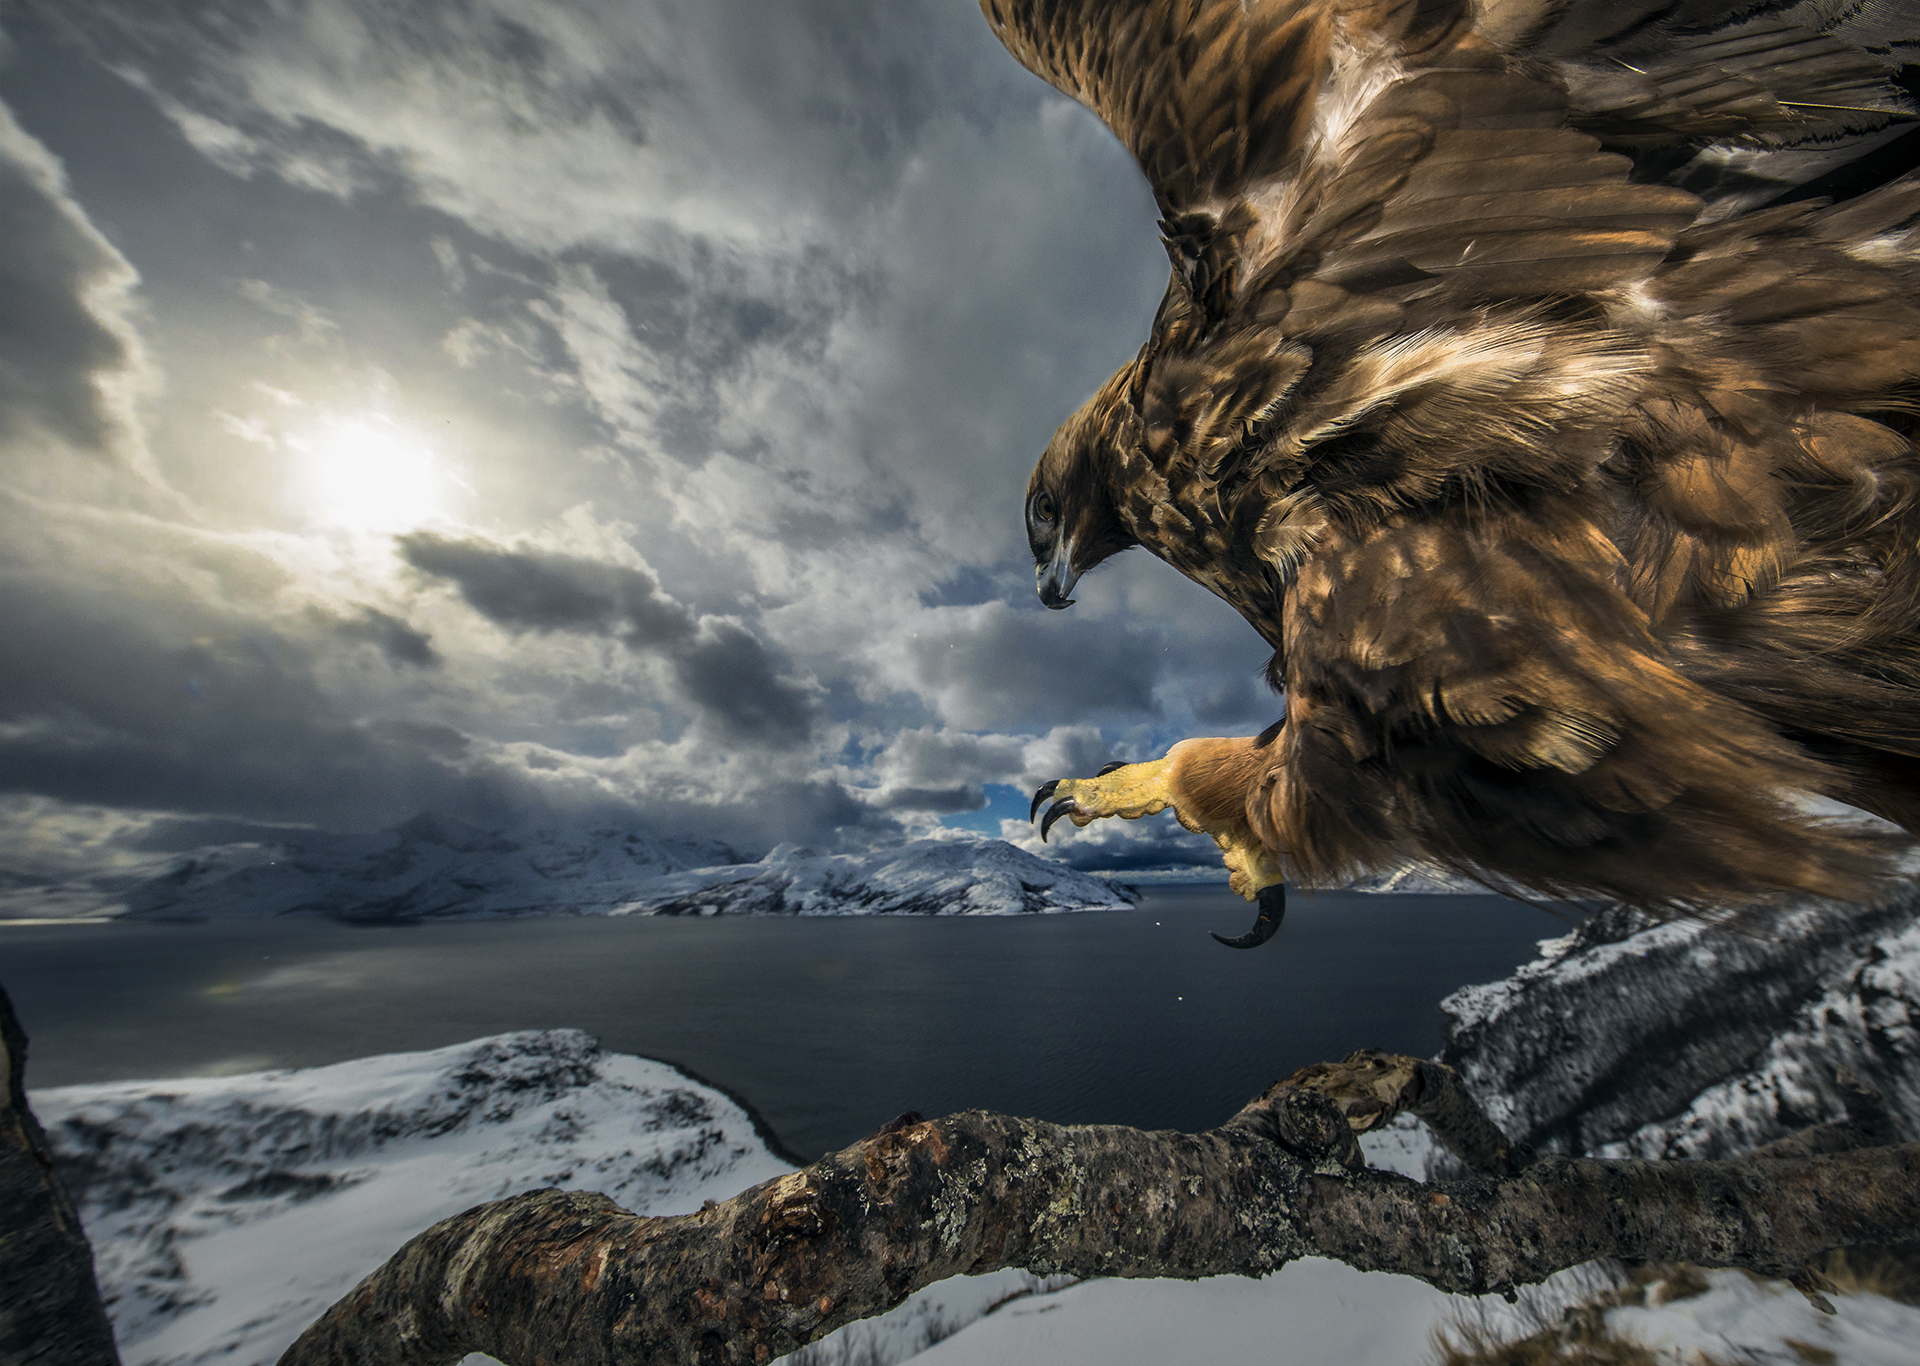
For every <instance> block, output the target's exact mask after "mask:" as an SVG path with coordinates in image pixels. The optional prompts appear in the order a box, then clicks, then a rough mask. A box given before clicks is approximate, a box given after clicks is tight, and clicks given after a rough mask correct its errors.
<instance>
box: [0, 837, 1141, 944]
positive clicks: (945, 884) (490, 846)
mask: <svg viewBox="0 0 1920 1366" xmlns="http://www.w3.org/2000/svg"><path fill="white" fill-rule="evenodd" d="M1135 899H1136V895H1135V893H1134V892H1133V891H1132V889H1131V888H1128V887H1126V886H1125V885H1124V884H1115V883H1111V882H1108V881H1105V880H1103V879H1100V878H1097V877H1092V876H1089V875H1087V874H1084V873H1079V872H1075V871H1073V870H1072V869H1070V868H1067V867H1066V866H1065V865H1063V864H1058V863H1053V862H1050V861H1048V860H1046V859H1040V858H1035V857H1034V856H1033V855H1031V854H1027V853H1024V852H1022V851H1021V850H1018V849H1015V848H1014V847H1013V846H1012V845H1010V844H1007V843H1005V842H1004V841H1001V840H984V839H942V840H934V839H926V840H916V841H912V842H909V843H905V844H901V845H897V846H894V847H892V848H887V849H882V850H879V851H876V852H873V853H867V854H819V853H815V852H814V851H812V850H808V849H800V848H796V847H795V846H792V845H782V846H780V847H779V848H777V849H775V850H774V851H773V852H772V853H770V854H768V855H767V856H766V857H765V858H763V859H761V860H760V861H758V862H753V863H747V862H741V861H740V859H739V856H738V855H737V854H735V853H734V851H733V850H731V849H729V848H727V847H726V846H725V845H723V844H719V843H718V842H715V841H711V840H707V841H696V840H668V839H660V838H656V837H653V836H650V835H643V834H640V833H637V832H635V831H631V830H616V829H592V830H536V831H529V832H523V833H519V834H515V835H511V836H509V835H507V834H504V833H502V832H499V831H490V830H483V829H481V828H479V827H477V826H472V825H467V824H465V823H464V822H460V821H456V820H452V819H449V818H447V817H441V816H431V815H423V816H416V817H415V818H414V819H412V820H410V821H407V822H406V823H405V824H403V825H398V826H395V827H394V828H393V829H391V830H385V831H382V832H380V833H379V834H375V835H341V834H330V833H327V832H324V831H306V832H292V833H290V834H288V835H287V836H286V837H285V838H284V839H281V840H277V841H274V842H271V843H241V844H223V845H212V846H208V847H205V848H201V849H196V850H193V851H192V852H190V853H187V854H182V855H178V856H175V857H172V858H169V859H167V860H165V861H164V862H155V863H149V864H146V865H144V866H141V867H138V868H136V869H134V870H133V871H129V870H127V869H125V868H116V869H115V870H113V872H111V873H110V874H101V875H100V876H98V877H93V878H84V877H83V878H76V879H71V880H69V881H66V882H62V883H39V882H34V881H32V880H26V881H18V880H16V885H10V886H0V920H8V921H39V920H62V921H77V920H86V919H94V918H100V917H112V916H127V917H131V918H135V919H154V918H158V919H221V918H231V917H242V916H274V915H327V916H333V917H336V918H340V919H350V920H422V919H447V918H474V917H486V916H518V915H634V914H647V915H651V914H666V915H687V914H691V915H746V914H751V915H876V914H914V915H1017V914H1026V913H1032V912H1045V911H1080V910H1120V909H1124V908H1125V907H1127V906H1129V905H1131V904H1132V903H1133V901H1134V900H1135Z"/></svg>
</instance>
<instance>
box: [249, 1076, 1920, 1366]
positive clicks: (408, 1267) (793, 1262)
mask: <svg viewBox="0 0 1920 1366" xmlns="http://www.w3.org/2000/svg"><path fill="white" fill-rule="evenodd" d="M1343 1069H1344V1071H1343ZM1401 1110H1408V1111H1413V1112H1415V1113H1421V1112H1423V1111H1431V1112H1432V1113H1433V1114H1434V1116H1435V1121H1434V1122H1436V1123H1437V1125H1438V1126H1439V1127H1440V1128H1441V1130H1442V1133H1443V1137H1445V1138H1446V1139H1447V1141H1448V1142H1449V1143H1450V1145H1452V1146H1455V1148H1456V1151H1459V1150H1461V1149H1463V1148H1464V1149H1465V1150H1466V1151H1465V1153H1463V1155H1468V1154H1471V1156H1469V1161H1473V1162H1474V1165H1476V1166H1481V1167H1483V1168H1486V1169H1488V1170H1492V1171H1496V1172H1499V1173H1501V1174H1499V1175H1491V1176H1479V1175H1476V1176H1474V1177H1472V1178H1469V1179H1467V1180H1464V1181H1457V1182H1450V1183H1446V1184H1443V1185H1425V1184H1422V1183H1420V1182H1417V1181H1412V1180H1409V1179H1407V1178H1405V1177H1402V1176H1396V1175H1393V1174H1390V1173H1386V1172H1378V1171H1369V1170H1366V1169H1365V1168H1363V1167H1362V1166H1361V1163H1360V1157H1359V1152H1358V1145H1357V1143H1356V1141H1355V1137H1354V1134H1355V1131H1356V1130H1358V1129H1365V1128H1371V1127H1374V1126H1375V1125H1377V1124H1379V1123H1381V1122H1384V1119H1385V1118H1390V1117H1391V1115H1392V1114H1394V1113H1397V1112H1399V1111H1401ZM1492 1128H1493V1126H1492V1125H1491V1124H1490V1123H1489V1122H1488V1121H1487V1120H1486V1117H1485V1116H1484V1115H1483V1114H1481V1113H1480V1111H1479V1108H1478V1107H1477V1106H1476V1105H1474V1104H1473V1102H1472V1101H1471V1099H1470V1098H1469V1097H1468V1096H1467V1095H1466V1093H1465V1092H1464V1090H1462V1089H1460V1088H1459V1086H1458V1082H1457V1079H1455V1078H1453V1077H1452V1074H1451V1073H1450V1072H1449V1071H1448V1070H1447V1069H1445V1068H1436V1067H1434V1066H1433V1065H1432V1064H1427V1063H1422V1062H1420V1061H1419V1060H1416V1059H1411V1058H1395V1057H1392V1056H1390V1055H1383V1054H1355V1055H1354V1056H1353V1057H1351V1058H1349V1059H1348V1060H1347V1062H1346V1063H1343V1064H1338V1065H1335V1066H1332V1067H1320V1068H1309V1069H1306V1070H1305V1071H1304V1072H1302V1073H1298V1074H1296V1075H1295V1076H1294V1077H1292V1078H1289V1079H1288V1080H1287V1081H1284V1082H1281V1083H1278V1084H1276V1085H1275V1086H1274V1087H1272V1088H1271V1089H1269V1090H1268V1091H1267V1092H1266V1093H1265V1094H1264V1095H1262V1096H1260V1097H1259V1098H1258V1099H1257V1100H1255V1101H1254V1102H1252V1103H1251V1104H1250V1105H1248V1106H1247V1107H1246V1108H1245V1109H1244V1110H1242V1111H1241V1112H1240V1113H1239V1114H1238V1115H1235V1116H1234V1117H1233V1118H1232V1119H1231V1120H1229V1121H1228V1122H1227V1123H1225V1124H1223V1125H1221V1126H1220V1127H1219V1128H1217V1129H1213V1130H1210V1131H1208V1132H1206V1133H1200V1134H1182V1133H1171V1132H1156V1133H1147V1132H1142V1131H1140V1130H1136V1129H1125V1128H1119V1127H1112V1126H1077V1127H1066V1126H1061V1125H1055V1124H1045V1123H1041V1122H1039V1121H1036V1120H1026V1119H1014V1118H1010V1117H1008V1116H1005V1115H996V1114H989V1113H986V1112H983V1111H968V1112H965V1113H962V1114H957V1115H950V1116H948V1117H946V1118H945V1119H940V1120H932V1121H926V1120H919V1119H918V1117H917V1116H904V1117H903V1118H902V1119H901V1120H899V1121H896V1122H895V1123H894V1124H892V1125H889V1126H888V1127H887V1129H885V1130H883V1131H882V1132H880V1133H879V1134H876V1135H874V1136H873V1137H872V1138H869V1139H867V1140H865V1141H864V1142H862V1143H858V1144H856V1145H854V1146H853V1147H851V1148H847V1149H844V1150H843V1151H841V1152H838V1153H834V1154H832V1155H830V1156H828V1157H826V1158H823V1159H822V1160H821V1161H819V1162H816V1163H815V1164H813V1165H812V1166H811V1167H808V1168H806V1169H804V1170H802V1171H798V1172H794V1173H792V1174H791V1175H788V1176H784V1177H781V1178H779V1179H778V1180H775V1181H770V1182H767V1183H764V1184H762V1185H760V1186H756V1187H754V1188H753V1189H752V1190H749V1191H746V1192H744V1193H742V1194H741V1195H739V1196H736V1197H735V1198H734V1199H732V1200H729V1201H726V1202H725V1203H722V1204H710V1205H709V1206H707V1207H706V1208H704V1209H702V1210H700V1211H699V1212H698V1213H695V1214H690V1215H683V1216H678V1217H674V1218H645V1217H641V1216H637V1215H633V1214H629V1213H628V1212H626V1211H625V1210H622V1209H620V1208H619V1207H618V1206H616V1205H615V1204H614V1203H613V1202H612V1201H610V1200H608V1199H607V1198H606V1197H604V1196H599V1195H587V1194H579V1193H574V1192H567V1191H558V1190H544V1191H533V1192H529V1193H527V1194H525V1195H520V1196H516V1197H514V1198H512V1199H508V1200H502V1201H498V1202H496V1203H493V1204H489V1205H482V1206H479V1207H478V1208H475V1209H472V1210H468V1211H467V1212H466V1213H464V1214H460V1215H457V1216H455V1217H454V1218H452V1219H448V1220H445V1221H444V1222H442V1223H440V1224H437V1225H435V1226H434V1227H433V1228H431V1229H429V1230H427V1231H426V1232H425V1233H423V1234H421V1235H420V1236H419V1237H417V1238H415V1239H414V1240H413V1241H412V1242H410V1243H408V1244H407V1245H406V1246H405V1247H404V1248H402V1249H401V1250H400V1251H399V1252H398V1253H397V1254H395V1256H394V1257H393V1258H392V1259H391V1260H390V1261H389V1262H387V1264H386V1265H385V1266H383V1267H381V1268H380V1269H379V1270H378V1271H376V1272H375V1273H374V1274H373V1275H371V1276H369V1277H368V1278H367V1279H366V1280H365V1281H363V1282H361V1284H360V1285H359V1286H357V1287H356V1288H355V1289H354V1290H353V1292H352V1293H351V1294H349V1295H348V1296H347V1297H346V1298H345V1299H343V1300H341V1301H340V1302H339V1303H338V1304H336V1305H335V1306H334V1307H333V1308H332V1309H330V1310H329V1311H328V1312H327V1313H326V1314H325V1315H324V1316H322V1317H321V1319H320V1320H319V1321H318V1322H316V1323H315V1324H314V1325H313V1326H312V1327H311V1328H309V1329H308V1330H307V1332H306V1333H305V1334H303V1335H302V1336H301V1338H300V1340H299V1341H298V1342H297V1343H295V1344H294V1345H293V1347H291V1348H290V1349H289V1350H288V1351H287V1353H286V1355H285V1356H283V1357H282V1358H281V1366H335V1364H336V1363H337V1364H338V1366H347V1364H348V1363H352V1364H353V1366H388V1364H389V1363H391V1364H392V1366H401V1364H402V1363H405V1364H406V1366H428V1364H430V1363H447V1364H448V1366H451V1363H454V1362H456V1361H458V1360H459V1359H460V1357H461V1356H462V1355H463V1354H464V1353H467V1352H470V1351H480V1352H486V1353H489V1354H491V1355H493V1356H495V1357H498V1358H499V1359H501V1360H502V1361H506V1362H511V1363H527V1366H531V1364H532V1363H534V1362H550V1363H566V1364H567V1366H599V1364H600V1363H612V1362H616V1361H619V1362H647V1363H659V1364H664V1363H681V1362H698V1363H722V1362H724V1363H746V1362H752V1363H760V1362H765V1361H768V1360H770V1359H771V1358H773V1357H775V1356H779V1355H782V1354H784V1353H787V1352H791V1351H793V1350H795V1349H796V1348H798V1347H800V1346H801V1345H803V1344H805V1343H807V1342H810V1341H813V1340H814V1339H816V1338H819V1337H821V1336H823V1335H824V1334H826V1333H828V1332H831V1331H832V1330H833V1329H835V1328H838V1327H840V1326H842V1325H843V1324H846V1323H849V1322H852V1321H853V1320H855V1319H859V1318H864V1317H868V1316H870V1315H873V1314H877V1313H880V1312H882V1311H884V1310H886V1309H887V1308H889V1307H891V1306H893V1305H895V1304H898V1303H899V1302H900V1301H901V1300H902V1299H904V1298H905V1297H906V1296H907V1295H908V1294H909V1293H911V1292H912V1291H914V1290H916V1289H918V1288H920V1287H921V1286H924V1285H928V1284H931V1283H933V1282H935V1281H938V1280H942V1279H944V1278H946V1277H948V1276H954V1275H959V1274H963V1273H978V1272H984V1271H990V1270H994V1269H996V1268H999V1267H1007V1266H1019V1267H1025V1268H1027V1269H1029V1270H1031V1271H1034V1272H1036V1273H1040V1274H1052V1273H1058V1272H1069V1273H1073V1274H1077V1275H1082V1276H1178V1277H1194V1276H1213V1275H1221V1274H1224V1273H1237V1274H1241V1275H1255V1276H1257V1275H1262V1274H1264V1273H1266V1272H1269V1271H1272V1270H1274V1269H1275V1268H1277V1267H1279V1266H1281V1265H1283V1264H1285V1263H1286V1262H1289V1261H1291V1260H1293V1259H1294V1258H1297V1257H1303V1256H1309V1255H1314V1256H1324V1257H1333V1258H1337V1259H1338V1260H1340V1261H1343V1262H1346V1263H1348V1264H1349V1265H1351V1266H1354V1267H1358V1268H1361V1269H1363V1270H1370V1271H1392V1272H1398V1273H1400V1274H1403V1275H1410V1276H1418V1277H1420V1278H1422V1279H1423V1280H1426V1281H1429V1282H1431V1283H1432V1284H1434V1285H1436V1286H1438V1287H1440V1288H1442V1289H1445V1290H1450V1291H1459V1292H1470V1293H1482V1292H1487V1291H1508V1290H1511V1288H1512V1287H1514V1286H1516V1285H1520V1284H1526V1283H1530V1282H1535V1281H1539V1280H1542V1279H1544V1278H1545V1277H1547V1276H1549V1275H1551V1274H1552V1273H1553V1272H1555V1271H1557V1270H1560V1269H1561V1268H1564V1267H1568V1266H1574V1265H1577V1264H1578V1263H1581V1262H1585V1261H1590V1260H1592V1259H1594V1258H1596V1257H1615V1258H1621V1259H1625V1260H1632V1261H1690V1262H1695V1263H1699V1264H1701V1265H1707V1266H1742V1267H1746V1268H1748V1269H1750V1270H1753V1271H1756V1272H1760V1273H1762V1274H1768V1275H1778V1276H1789V1277H1790V1276H1794V1275H1796V1274H1797V1273H1798V1272H1799V1271H1800V1270H1801V1268H1803V1267H1805V1266H1806V1265H1807V1264H1808V1263H1809V1262H1810V1261H1811V1260H1812V1259H1813V1258H1814V1257H1816V1256H1818V1255H1819V1254H1820V1253H1822V1252H1824V1251H1826V1250H1828V1249H1830V1248H1833V1247H1840V1246H1854V1245H1860V1244H1877V1243H1890V1242H1898V1241H1901V1240H1903V1239H1907V1238H1910V1237H1911V1236H1912V1235H1913V1230H1914V1229H1915V1228H1916V1227H1920V1145H1908V1146H1889V1147H1880V1148H1873V1149H1861V1150H1854V1151H1847V1152H1838V1153H1819V1154H1815V1155H1791V1154H1781V1155H1777V1156H1776V1155H1770V1156H1765V1157H1762V1156H1757V1155H1756V1156H1754V1157H1750V1158H1745V1159H1742V1160H1739V1161H1728V1162H1647V1161H1639V1160H1628V1161H1599V1160H1593V1159H1575V1158H1566V1157H1559V1156H1553V1155H1540V1156H1533V1155H1531V1154H1527V1153H1524V1152H1516V1151H1515V1150H1513V1149H1511V1148H1509V1147H1508V1146H1507V1145H1505V1143H1504V1140H1500V1141H1498V1142H1493V1141H1490V1140H1489V1139H1488V1138H1487V1135H1486V1133H1485V1132H1484V1131H1485V1130H1491V1129H1492ZM1494 1132H1495V1133H1496V1134H1497V1130H1494ZM1476 1158H1477V1159H1478V1160H1477V1161H1475V1159H1476Z"/></svg>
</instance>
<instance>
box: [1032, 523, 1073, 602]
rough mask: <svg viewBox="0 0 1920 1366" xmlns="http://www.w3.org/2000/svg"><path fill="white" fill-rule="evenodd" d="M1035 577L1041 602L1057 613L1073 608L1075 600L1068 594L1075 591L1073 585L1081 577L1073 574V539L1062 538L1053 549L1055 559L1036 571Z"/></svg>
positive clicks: (1069, 537)
mask: <svg viewBox="0 0 1920 1366" xmlns="http://www.w3.org/2000/svg"><path fill="white" fill-rule="evenodd" d="M1034 577H1035V579H1036V580H1038V584H1039V588H1040V601H1042V602H1044V603H1045V604H1046V605H1047V606H1049V607H1051V608H1053V609H1054V610H1055V611H1056V612H1057V611H1059V610H1060V609H1061V608H1063V607H1071V606H1073V599H1072V598H1070V597H1068V596H1067V594H1069V593H1071V592H1072V591H1073V585H1074V584H1075V583H1077V582H1079V579H1080V576H1079V575H1078V574H1076V573H1074V572H1073V537H1071V536H1066V537H1062V538H1061V540H1060V543H1059V544H1058V545H1056V546H1055V547H1054V549H1053V558H1052V559H1051V560H1048V561H1047V562H1046V563H1045V564H1043V565H1041V566H1039V567H1038V568H1037V569H1035V570H1034Z"/></svg>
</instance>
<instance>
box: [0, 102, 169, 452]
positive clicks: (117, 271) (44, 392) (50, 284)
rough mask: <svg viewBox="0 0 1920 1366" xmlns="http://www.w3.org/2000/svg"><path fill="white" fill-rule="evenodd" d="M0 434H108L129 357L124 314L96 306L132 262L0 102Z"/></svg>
mask: <svg viewBox="0 0 1920 1366" xmlns="http://www.w3.org/2000/svg"><path fill="white" fill-rule="evenodd" d="M0 225H4V231H5V234H6V250H5V251H4V252H0V439H4V438H17V437H21V436H27V435H32V434H34V433H35V431H36V429H39V430H40V431H44V432H49V433H51V434H53V435H54V436H56V437H58V438H59V439H61V440H63V441H66V442H68V443H69V444H71V445H73V446H75V447H77V448H79V449H81V450H86V451H92V452H96V453H105V452H106V451H107V450H108V449H110V448H111V447H112V446H114V445H115V444H116V436H117V431H116V428H117V427H118V424H119V423H120V422H122V421H124V419H125V413H124V412H120V411H116V410H115V405H114V404H113V403H112V401H111V399H110V395H112V394H113V393H114V391H115V388H116V385H115V383H114V381H115V380H116V378H122V377H124V376H125V375H126V372H128V371H130V370H131V369H132V368H133V367H134V366H135V365H136V364H137V362H138V350H137V348H138V343H137V341H136V339H135V337H134V335H133V333H132V330H131V329H130V328H129V327H128V326H127V325H126V323H125V321H124V319H122V318H120V317H118V316H116V315H114V314H112V313H109V312H107V311H105V308H106V307H107V306H108V305H109V303H110V301H112V300H114V299H115V298H116V297H117V296H118V295H120V294H121V293H123V292H124V291H125V290H126V289H127V288H129V287H130V286H131V285H132V283H133V280H134V276H133V272H132V270H131V269H130V268H129V267H128V265H127V263H126V261H125V260H123V259H122V258H121V256H120V253H119V252H117V251H115V250H114V249H113V247H112V245H111V244H110V243H109V242H108V241H107V240H106V239H105V238H104V237H102V236H101V235H100V233H99V232H98V231H97V230H95V229H94V227H93V225H92V224H90V223H89V222H87V220H86V218H85V216H84V215H83V214H81V213H80V212H79V210H78V209H77V208H76V207H75V206H74V204H73V202H72V200H71V199H70V197H69V195H68V192H67V186H66V178H65V175H64V173H63V172H62V171H61V169H60V166H59V164H58V163H57V162H55V161H54V159H53V158H52V157H50V156H48V155H47V153H46V150H45V149H44V148H42V147H41V146H40V145H39V144H38V143H36V142H34V141H33V140H32V139H31V138H29V137H27V136H26V135H25V134H24V133H23V132H22V131H21V130H20V128H19V126H18V125H17V124H16V123H15V122H14V120H13V117H12V115H11V114H9V113H8V112H7V111H6V110H5V109H4V108H0Z"/></svg>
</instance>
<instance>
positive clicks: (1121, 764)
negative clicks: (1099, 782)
mask: <svg viewBox="0 0 1920 1366" xmlns="http://www.w3.org/2000/svg"><path fill="white" fill-rule="evenodd" d="M1126 766H1127V761H1126V760H1125V759H1115V760H1114V761H1113V762H1112V763H1110V764H1102V765H1100V771H1099V772H1098V773H1096V774H1094V775H1093V776H1094V777H1096V778H1104V777H1106V776H1107V775H1108V774H1109V773H1111V772H1113V771H1114V770H1115V769H1116V768H1125V767H1126Z"/></svg>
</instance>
